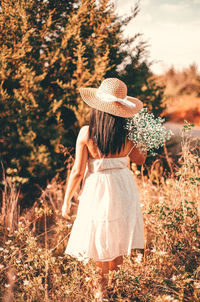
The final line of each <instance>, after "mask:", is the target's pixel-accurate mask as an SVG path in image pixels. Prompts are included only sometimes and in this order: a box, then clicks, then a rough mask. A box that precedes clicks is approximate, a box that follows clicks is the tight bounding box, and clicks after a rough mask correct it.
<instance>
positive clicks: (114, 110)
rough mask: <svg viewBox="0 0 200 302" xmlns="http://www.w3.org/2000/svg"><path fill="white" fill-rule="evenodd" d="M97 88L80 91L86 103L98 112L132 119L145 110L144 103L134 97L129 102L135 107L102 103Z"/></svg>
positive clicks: (129, 98)
mask: <svg viewBox="0 0 200 302" xmlns="http://www.w3.org/2000/svg"><path fill="white" fill-rule="evenodd" d="M97 90H98V89H97V88H92V87H86V88H85V87H82V88H80V89H79V91H80V94H81V97H82V99H83V100H84V102H85V103H86V104H87V105H88V106H90V107H92V108H94V109H97V110H100V111H103V112H107V113H110V114H113V115H116V116H120V117H125V118H129V117H132V116H133V115H134V114H136V113H138V112H140V110H141V109H142V108H143V103H142V102H141V101H140V100H139V99H137V98H134V97H131V96H127V100H128V101H129V102H131V103H133V104H134V105H135V106H134V107H128V106H124V105H123V104H121V103H120V102H117V101H116V102H105V101H102V100H101V99H100V98H99V97H98V96H97V95H96V93H97Z"/></svg>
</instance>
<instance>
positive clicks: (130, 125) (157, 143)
mask: <svg viewBox="0 0 200 302" xmlns="http://www.w3.org/2000/svg"><path fill="white" fill-rule="evenodd" d="M164 121H165V120H164V119H163V118H161V117H158V118H155V116H154V114H153V113H148V112H147V108H143V109H142V110H141V111H140V112H139V113H137V114H135V115H134V116H133V117H131V118H128V119H127V122H126V126H125V128H126V129H127V130H128V138H129V139H130V140H131V141H133V142H134V144H135V145H136V146H138V147H139V148H140V150H141V151H144V152H147V151H150V153H151V154H155V149H158V148H159V147H162V146H163V143H164V142H165V141H167V140H169V139H170V138H171V136H172V135H173V132H172V131H171V130H167V129H166V128H165V127H164V126H163V122H164Z"/></svg>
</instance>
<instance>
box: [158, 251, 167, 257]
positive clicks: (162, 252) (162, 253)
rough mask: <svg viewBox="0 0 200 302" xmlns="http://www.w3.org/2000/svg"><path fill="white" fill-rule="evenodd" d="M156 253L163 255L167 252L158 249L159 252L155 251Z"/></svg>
mask: <svg viewBox="0 0 200 302" xmlns="http://www.w3.org/2000/svg"><path fill="white" fill-rule="evenodd" d="M157 254H158V255H160V256H164V255H166V254H167V253H166V252H164V251H159V252H157Z"/></svg>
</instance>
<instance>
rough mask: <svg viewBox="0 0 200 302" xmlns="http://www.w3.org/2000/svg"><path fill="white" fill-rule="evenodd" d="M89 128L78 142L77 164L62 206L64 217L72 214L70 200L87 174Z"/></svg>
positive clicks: (85, 129)
mask: <svg viewBox="0 0 200 302" xmlns="http://www.w3.org/2000/svg"><path fill="white" fill-rule="evenodd" d="M87 138H88V127H87V126H85V127H83V128H81V130H80V132H79V135H78V137H77V141H76V155H75V162H74V165H73V168H72V171H71V173H70V177H69V181H68V184H67V189H66V192H65V198H64V203H63V206H62V216H63V217H65V218H67V217H68V215H69V213H70V206H71V204H70V200H71V199H72V197H73V195H74V193H75V192H76V190H77V188H78V186H79V185H80V182H81V180H82V178H83V175H84V173H85V168H86V163H87V160H88V151H87Z"/></svg>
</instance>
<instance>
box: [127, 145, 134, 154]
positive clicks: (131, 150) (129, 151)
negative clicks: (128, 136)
mask: <svg viewBox="0 0 200 302" xmlns="http://www.w3.org/2000/svg"><path fill="white" fill-rule="evenodd" d="M133 148H135V145H133V146H132V148H131V150H130V151H129V152H128V154H127V156H129V155H130V154H131V152H132V151H133Z"/></svg>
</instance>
